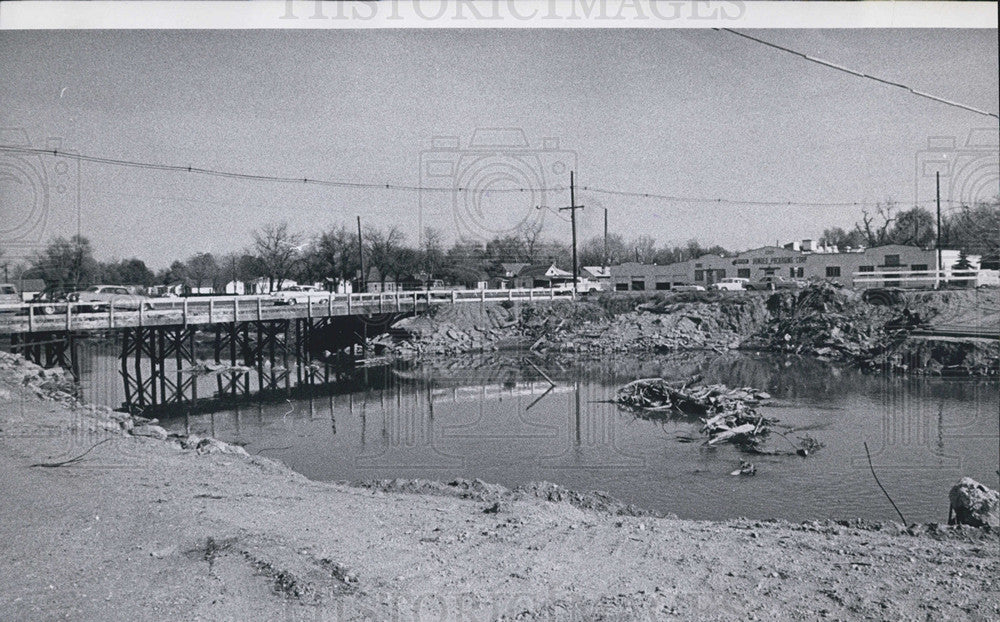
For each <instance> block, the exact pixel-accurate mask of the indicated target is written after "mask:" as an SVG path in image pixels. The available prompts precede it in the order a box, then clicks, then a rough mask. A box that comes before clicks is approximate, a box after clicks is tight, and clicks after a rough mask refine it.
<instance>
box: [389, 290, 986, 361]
mask: <svg viewBox="0 0 1000 622" xmlns="http://www.w3.org/2000/svg"><path fill="white" fill-rule="evenodd" d="M995 298H996V296H995V295H994V296H992V297H991V296H990V294H989V292H987V293H981V292H976V291H942V292H919V293H912V294H908V295H906V296H903V297H902V298H901V299H900V300H899V301H898V302H896V303H894V304H889V305H874V304H869V303H868V302H865V301H863V300H862V299H861V296H860V295H859V294H857V293H856V292H853V291H850V290H843V289H837V288H834V287H832V286H829V285H814V286H810V287H808V288H805V289H803V290H797V291H783V292H685V293H679V294H678V293H656V294H648V295H646V294H644V295H630V294H605V295H601V296H597V297H590V298H587V299H585V300H580V301H576V302H574V301H568V300H557V301H553V302H549V303H543V304H536V305H533V306H522V305H519V304H517V303H512V302H511V303H500V304H488V305H483V306H480V305H460V306H443V307H436V308H433V309H431V310H430V311H428V312H427V313H424V314H421V315H420V316H417V317H412V318H406V319H403V320H401V321H399V322H397V323H396V324H395V325H394V326H393V328H392V329H391V330H390V332H389V333H388V334H387V335H384V336H381V337H379V338H377V339H376V340H374V341H373V344H374V345H375V347H376V348H377V349H378V350H379V351H386V352H388V353H390V354H393V355H397V356H403V357H424V356H436V355H442V354H444V355H452V354H458V353H465V352H480V351H490V350H503V349H520V350H524V351H530V352H533V353H537V354H543V355H549V356H557V357H558V356H560V355H572V356H606V355H608V354H611V353H618V354H622V353H640V354H648V353H663V352H676V351H682V350H714V351H725V350H735V349H745V350H757V351H770V352H789V353H796V354H804V355H811V356H816V357H819V358H822V359H825V360H837V361H843V362H846V363H848V364H851V365H853V366H857V367H859V368H862V369H870V370H878V371H891V372H910V373H922V374H931V375H971V376H990V375H996V374H997V373H998V372H1000V343H998V342H997V340H996V339H992V338H974V337H935V336H927V335H924V336H919V337H917V336H915V331H918V330H919V329H921V328H926V327H928V326H933V325H934V324H935V323H941V322H942V321H947V320H948V319H953V318H955V317H965V316H968V318H967V319H968V321H969V322H972V323H974V322H977V321H979V322H983V323H995V321H996V319H997V318H996V311H997V308H998V306H1000V305H998V301H997V300H996V299H995ZM969 318H971V319H969Z"/></svg>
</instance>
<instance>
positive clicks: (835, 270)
mask: <svg viewBox="0 0 1000 622" xmlns="http://www.w3.org/2000/svg"><path fill="white" fill-rule="evenodd" d="M826 276H827V278H830V277H838V276H840V266H827V267H826Z"/></svg>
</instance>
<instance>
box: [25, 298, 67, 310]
mask: <svg viewBox="0 0 1000 622" xmlns="http://www.w3.org/2000/svg"><path fill="white" fill-rule="evenodd" d="M28 302H29V303H31V307H32V310H33V312H34V313H41V314H42V315H55V314H56V313H65V312H66V296H65V295H63V294H59V293H58V292H38V293H37V294H35V295H34V296H33V297H32V298H31V300H29V301H28ZM27 313H28V312H27V310H25V311H24V314H25V315H26V314H27Z"/></svg>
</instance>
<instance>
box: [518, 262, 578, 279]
mask: <svg viewBox="0 0 1000 622" xmlns="http://www.w3.org/2000/svg"><path fill="white" fill-rule="evenodd" d="M517 276H518V277H536V276H547V277H572V276H573V275H572V274H571V273H569V272H566V271H565V270H561V269H559V268H557V267H556V265H555V264H554V263H537V264H534V265H531V266H528V267H527V268H525V269H523V270H521V272H520V273H519V274H518V275H517Z"/></svg>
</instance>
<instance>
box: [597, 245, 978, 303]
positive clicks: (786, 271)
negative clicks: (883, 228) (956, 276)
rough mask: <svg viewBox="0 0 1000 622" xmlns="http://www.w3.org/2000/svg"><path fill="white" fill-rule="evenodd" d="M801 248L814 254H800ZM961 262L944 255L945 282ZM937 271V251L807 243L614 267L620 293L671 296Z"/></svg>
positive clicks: (954, 256) (613, 276)
mask: <svg viewBox="0 0 1000 622" xmlns="http://www.w3.org/2000/svg"><path fill="white" fill-rule="evenodd" d="M796 247H798V248H796ZM803 247H804V248H807V249H810V250H802V248H803ZM820 248H821V249H822V250H820ZM958 257H959V252H958V251H956V250H942V251H941V259H942V261H941V263H942V266H943V271H944V277H945V278H948V277H949V276H950V275H951V273H952V266H954V265H955V263H957V262H958ZM968 259H969V261H970V262H971V263H972V264H973V265H974V266H975V267H978V265H979V258H978V257H975V256H969V258H968ZM936 266H937V251H936V250H935V249H922V248H919V247H916V246H902V245H890V246H878V247H874V248H867V249H857V250H850V251H846V250H845V251H844V252H840V251H839V249H837V248H836V247H818V248H817V247H814V246H812V244H811V243H810V241H809V240H805V241H804V243H803V244H802V245H794V246H793V245H789V246H786V247H781V246H764V247H761V248H755V249H753V250H749V251H745V252H742V253H740V254H738V255H736V256H734V257H720V256H718V255H703V256H701V257H698V258H696V259H691V260H688V261H682V262H679V263H674V264H669V265H665V266H657V265H649V264H639V263H624V264H621V265H619V266H612V267H611V282H612V286H613V288H614V289H615V290H616V291H648V290H667V289H671V288H672V287H673V286H674V285H681V284H684V285H692V284H693V285H703V286H708V285H710V284H712V283H715V282H717V281H719V280H721V279H724V278H727V277H740V278H745V279H750V282H751V283H753V282H755V281H759V280H760V279H762V278H763V277H765V276H782V277H785V278H789V279H807V280H825V281H830V282H833V283H838V284H840V285H844V286H847V287H853V286H854V275H855V274H863V273H865V272H910V271H922V270H935V269H936ZM858 285H859V287H880V286H901V285H907V286H918V287H919V286H924V287H926V286H930V285H933V281H930V280H922V281H914V282H910V283H903V282H902V281H900V280H897V279H893V278H891V277H889V278H886V279H884V280H882V281H880V282H878V281H877V282H868V283H864V284H863V285H862V284H860V283H859V284H858Z"/></svg>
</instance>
